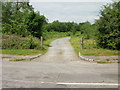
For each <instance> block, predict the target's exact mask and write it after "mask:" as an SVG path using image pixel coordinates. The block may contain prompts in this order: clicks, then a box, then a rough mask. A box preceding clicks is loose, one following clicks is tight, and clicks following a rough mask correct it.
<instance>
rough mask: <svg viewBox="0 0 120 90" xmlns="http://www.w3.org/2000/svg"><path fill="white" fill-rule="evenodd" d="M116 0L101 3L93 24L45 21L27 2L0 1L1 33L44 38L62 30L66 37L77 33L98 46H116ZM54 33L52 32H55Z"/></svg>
mask: <svg viewBox="0 0 120 90" xmlns="http://www.w3.org/2000/svg"><path fill="white" fill-rule="evenodd" d="M119 6H120V2H114V3H112V4H107V5H105V6H103V9H102V10H100V19H99V20H96V21H95V23H94V24H91V23H90V22H88V21H86V22H83V23H75V22H59V21H58V20H57V21H54V22H52V23H48V19H47V18H46V17H45V16H43V15H40V13H39V12H35V11H34V9H33V7H32V6H31V5H30V4H29V2H2V33H3V34H16V35H20V36H22V37H28V36H33V37H37V38H40V37H41V36H43V37H44V38H45V39H47V38H46V37H48V35H49V33H51V32H54V34H58V33H57V32H65V33H67V34H66V35H67V36H78V37H81V36H82V37H84V38H86V39H89V38H93V39H96V40H97V44H98V46H99V47H102V48H108V49H117V50H118V49H119V44H120V37H118V35H120V30H118V27H119V25H120V22H119V20H118V19H120V16H119V15H120V8H119ZM55 32H56V33H55Z"/></svg>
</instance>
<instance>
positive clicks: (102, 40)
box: [96, 1, 120, 50]
mask: <svg viewBox="0 0 120 90" xmlns="http://www.w3.org/2000/svg"><path fill="white" fill-rule="evenodd" d="M119 6H120V1H119V2H114V3H113V4H109V5H106V6H104V8H103V9H102V10H101V12H100V14H101V17H100V19H99V20H98V21H97V22H96V23H97V24H98V31H99V33H98V35H97V43H98V46H100V47H102V48H108V49H117V50H118V49H120V48H119V44H120V37H119V35H120V30H119V29H118V28H119V25H120V22H119V19H120V8H119Z"/></svg>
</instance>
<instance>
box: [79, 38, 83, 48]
mask: <svg viewBox="0 0 120 90" xmlns="http://www.w3.org/2000/svg"><path fill="white" fill-rule="evenodd" d="M80 49H81V50H82V49H83V38H80Z"/></svg>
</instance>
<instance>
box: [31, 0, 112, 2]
mask: <svg viewBox="0 0 120 90" xmlns="http://www.w3.org/2000/svg"><path fill="white" fill-rule="evenodd" d="M30 2H112V0H30Z"/></svg>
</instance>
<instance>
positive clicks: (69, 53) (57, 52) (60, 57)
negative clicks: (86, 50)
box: [32, 37, 80, 63]
mask: <svg viewBox="0 0 120 90" xmlns="http://www.w3.org/2000/svg"><path fill="white" fill-rule="evenodd" d="M69 39H70V37H66V38H61V39H57V40H55V41H53V42H52V43H51V44H50V47H49V50H48V52H47V53H46V54H45V55H43V56H41V57H39V58H37V59H35V60H32V61H33V62H34V61H38V62H45V63H69V62H71V61H78V60H80V58H78V56H77V54H76V53H75V52H74V49H73V48H72V46H71V44H70V42H69Z"/></svg>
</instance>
